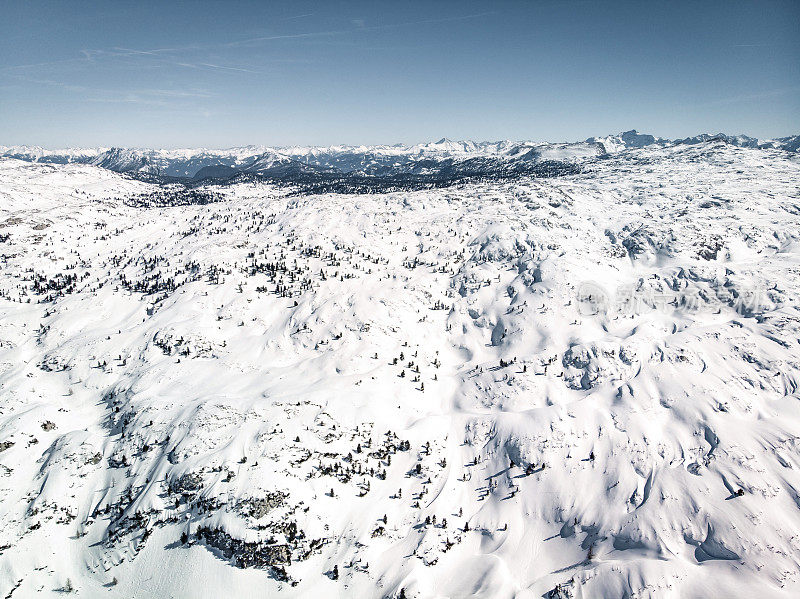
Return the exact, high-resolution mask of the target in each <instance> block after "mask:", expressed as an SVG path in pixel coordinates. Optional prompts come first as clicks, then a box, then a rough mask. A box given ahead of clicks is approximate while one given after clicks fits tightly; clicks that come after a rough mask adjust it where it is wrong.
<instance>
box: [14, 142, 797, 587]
mask: <svg viewBox="0 0 800 599" xmlns="http://www.w3.org/2000/svg"><path fill="white" fill-rule="evenodd" d="M448 143H451V142H447V141H446V140H445V141H443V142H441V144H440V145H443V146H444V145H447V144H448ZM451 145H452V144H451ZM456 150H457V148H456V149H454V148H452V147H449V149H447V151H456ZM799 182H800V162H799V161H798V158H797V157H796V156H793V155H790V154H787V153H786V152H782V151H778V150H771V149H760V150H759V149H746V148H739V147H735V146H731V145H729V144H725V143H722V142H713V141H712V142H708V143H700V144H697V145H679V146H671V147H661V146H658V145H651V146H647V147H645V148H640V149H631V150H628V151H626V152H622V153H620V154H618V155H613V156H610V157H609V158H608V159H606V160H602V161H598V162H594V163H592V164H591V165H590V167H589V168H587V169H585V170H584V171H583V172H582V173H580V174H577V175H571V176H568V177H561V178H550V179H528V178H521V179H519V180H515V181H503V182H483V183H470V184H461V185H458V186H454V187H449V188H443V189H436V190H429V191H415V192H395V193H387V194H376V195H335V194H331V195H303V194H298V193H293V190H292V188H287V187H275V186H269V185H266V184H263V183H255V184H254V183H248V184H239V185H235V186H231V187H220V188H215V189H214V191H215V192H216V193H219V194H221V195H222V199H221V201H219V202H217V203H211V204H207V205H187V206H174V207H165V208H147V207H142V206H140V205H137V203H136V201H135V199H136V198H141V197H142V196H143V194H144V195H147V194H156V193H159V192H160V191H163V190H159V188H158V187H156V186H154V185H151V184H148V183H143V182H138V181H134V180H130V179H128V178H125V177H124V176H121V175H117V174H115V173H112V172H110V171H108V170H104V169H101V168H99V167H95V166H88V165H74V164H65V165H49V164H41V163H29V162H22V161H18V160H12V159H3V160H0V596H8V597H13V598H14V599H20V598H28V597H46V596H64V594H65V593H74V594H76V595H78V596H82V597H159V598H165V597H315V598H316V597H375V598H379V597H400V596H401V593H403V594H404V596H406V597H425V598H427V597H485V598H489V597H491V598H495V597H497V598H512V597H514V598H523V597H542V596H546V597H561V598H567V597H572V598H589V597H641V598H644V597H741V596H759V597H796V596H798V593H800V571H799V568H800V396H799V393H798V384H799V383H800V305H799V303H798V302H799V300H798V298H800V193H799V192H798V183H799ZM401 354H402V357H401ZM501 360H502V363H501ZM401 374H402V375H403V376H401ZM405 442H408V447H406V443H405ZM384 517H385V523H384ZM434 518H435V521H434ZM445 520H446V527H445V526H443V522H444V521H445ZM182 533H185V534H186V537H184V538H183V539H182ZM245 543H249V545H245ZM253 554H257V555H258V556H260V557H258V560H256V563H254V562H252V555H253ZM247 560H251V561H250V562H248V561H247ZM287 561H288V562H290V563H287ZM334 567H335V568H336V570H337V571H338V579H335V578H336V577H335V576H334V574H333V572H334Z"/></svg>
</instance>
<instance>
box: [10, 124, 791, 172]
mask: <svg viewBox="0 0 800 599" xmlns="http://www.w3.org/2000/svg"><path fill="white" fill-rule="evenodd" d="M709 140H722V141H724V142H725V143H728V144H731V145H734V146H738V147H748V148H778V149H784V150H787V151H792V152H796V151H797V150H798V147H800V136H797V135H796V136H791V137H784V138H780V139H775V140H759V139H756V138H752V137H748V136H746V135H724V134H721V133H720V134H717V135H708V134H703V135H698V136H695V137H690V138H686V139H681V140H668V139H664V138H660V137H654V136H652V135H647V134H640V133H638V132H637V131H635V130H634V131H627V132H624V133H620V134H617V135H608V136H605V137H592V138H589V139H587V140H586V141H584V142H576V143H534V142H512V141H500V142H473V141H451V140H448V139H441V140H439V141H437V142H433V143H425V144H417V145H413V146H404V145H382V146H330V147H305V146H294V147H285V148H268V147H265V146H246V147H241V148H232V149H227V150H209V149H203V148H201V149H184V150H147V149H145V150H142V149H128V148H97V149H67V150H45V149H43V148H40V147H27V146H13V147H7V146H0V156H3V157H8V158H17V159H19V160H26V161H30V162H45V163H51V164H68V163H78V164H94V165H97V166H102V167H103V168H107V169H109V170H112V171H115V172H118V173H147V174H157V175H163V176H166V177H176V178H185V177H188V178H198V179H203V178H208V177H211V178H228V177H232V176H233V175H235V174H237V173H250V174H257V175H264V176H273V177H277V178H282V177H291V176H296V175H304V174H327V175H336V174H339V175H342V174H345V175H346V174H350V173H355V174H358V175H365V176H372V177H376V176H378V177H379V176H392V175H401V174H431V173H433V172H438V171H440V170H452V169H453V167H454V166H456V170H461V171H465V172H466V171H469V172H473V171H474V172H487V173H490V172H492V171H493V170H497V169H500V170H504V171H505V170H507V169H508V168H509V164H518V165H523V166H524V165H525V164H530V163H536V162H541V161H548V160H552V161H569V162H580V161H582V160H585V159H587V158H593V157H597V156H603V155H609V154H613V153H616V152H620V151H624V150H627V149H631V148H641V147H645V146H648V145H659V146H670V145H678V144H689V145H691V144H698V143H702V142H706V141H709ZM470 161H471V162H472V164H471V165H470ZM461 165H464V167H463V168H462V166H461ZM476 167H477V169H476Z"/></svg>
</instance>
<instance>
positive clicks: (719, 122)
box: [0, 0, 800, 147]
mask: <svg viewBox="0 0 800 599" xmlns="http://www.w3.org/2000/svg"><path fill="white" fill-rule="evenodd" d="M2 15H3V19H2V22H0V144H3V145H10V144H41V145H45V146H48V147H63V146H97V145H102V146H108V145H121V146H147V147H154V146H157V147H187V146H207V147H226V146H234V145H243V144H267V145H290V144H320V145H328V144H334V143H396V142H419V141H428V140H434V139H438V138H440V137H450V138H454V139H476V140H488V139H491V140H494V139H506V138H508V139H533V140H550V141H557V140H577V139H584V138H586V137H588V136H592V135H603V134H607V133H613V132H618V131H621V130H626V129H630V128H637V129H639V130H640V131H646V132H650V133H654V134H656V135H662V136H666V137H677V136H687V135H693V134H696V133H700V132H717V131H724V132H727V133H747V134H750V135H754V136H758V137H773V136H781V135H788V134H792V133H800V2H798V1H796V0H792V1H786V2H781V1H776V0H761V1H758V2H736V1H731V0H729V1H725V2H715V1H712V0H705V1H702V2H680V1H673V2H647V1H644V0H642V1H636V2H621V1H620V2H612V1H608V2H600V1H591V0H558V1H544V0H542V1H537V0H532V1H529V2H503V1H494V2H471V1H461V2H444V1H442V2H430V1H429V2H413V1H406V2H378V1H373V2H333V1H329V2H302V1H299V2H298V1H293V2H236V1H229V2H199V1H198V2H186V3H180V2H147V1H143V0H140V1H138V2H80V1H70V2H64V1H59V2H23V1H21V0H20V1H11V2H3V3H2Z"/></svg>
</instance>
